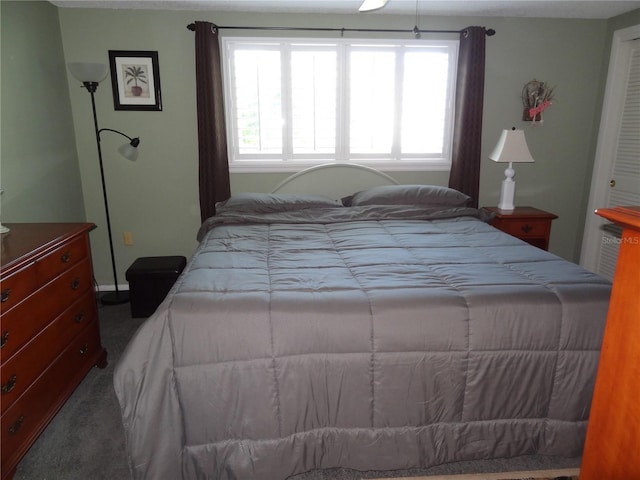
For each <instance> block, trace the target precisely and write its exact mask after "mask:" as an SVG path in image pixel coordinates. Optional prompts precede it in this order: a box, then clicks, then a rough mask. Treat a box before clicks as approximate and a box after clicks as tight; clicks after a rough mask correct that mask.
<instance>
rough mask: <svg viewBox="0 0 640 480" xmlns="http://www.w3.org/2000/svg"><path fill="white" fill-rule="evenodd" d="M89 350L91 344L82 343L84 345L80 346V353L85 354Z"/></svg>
mask: <svg viewBox="0 0 640 480" xmlns="http://www.w3.org/2000/svg"><path fill="white" fill-rule="evenodd" d="M88 351H89V345H87V344H86V343H85V344H84V345H82V347H80V355H84V354H85V353H87V352H88Z"/></svg>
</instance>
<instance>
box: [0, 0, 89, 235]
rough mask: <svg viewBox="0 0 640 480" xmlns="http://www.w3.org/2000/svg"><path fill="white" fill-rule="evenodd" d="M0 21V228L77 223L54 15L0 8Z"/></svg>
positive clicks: (79, 199)
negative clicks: (1, 225) (1, 224)
mask: <svg viewBox="0 0 640 480" xmlns="http://www.w3.org/2000/svg"><path fill="white" fill-rule="evenodd" d="M0 16H1V18H2V30H1V42H2V52H1V55H0V57H1V62H2V64H1V67H0V68H1V74H2V80H1V84H2V87H1V90H0V102H1V105H2V113H1V120H0V121H1V122H2V130H1V137H2V138H1V142H2V146H1V148H0V154H1V157H0V159H1V160H0V184H1V185H2V189H3V190H4V193H3V195H2V221H3V222H4V223H9V222H81V221H84V220H85V212H84V199H83V195H82V186H81V181H80V171H79V168H78V158H77V154H76V142H75V136H74V129H73V120H72V117H71V105H70V103H69V88H68V83H67V75H66V72H65V66H64V53H63V49H62V38H61V35H60V25H59V21H58V9H57V8H56V7H54V6H53V5H51V4H49V3H46V2H6V1H3V2H0Z"/></svg>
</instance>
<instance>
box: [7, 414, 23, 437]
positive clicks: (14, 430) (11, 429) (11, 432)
mask: <svg viewBox="0 0 640 480" xmlns="http://www.w3.org/2000/svg"><path fill="white" fill-rule="evenodd" d="M23 422H24V415H20V416H19V417H18V419H17V420H16V421H15V422H14V424H13V425H11V426H10V427H9V435H15V434H16V433H18V430H20V427H22V423H23Z"/></svg>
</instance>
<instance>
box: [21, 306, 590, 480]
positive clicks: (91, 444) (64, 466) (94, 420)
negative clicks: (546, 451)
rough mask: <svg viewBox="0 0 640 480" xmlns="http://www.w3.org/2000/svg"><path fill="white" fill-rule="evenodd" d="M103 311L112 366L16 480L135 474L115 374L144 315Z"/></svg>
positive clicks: (484, 466) (312, 475) (97, 373)
mask: <svg viewBox="0 0 640 480" xmlns="http://www.w3.org/2000/svg"><path fill="white" fill-rule="evenodd" d="M99 315H100V331H101V335H102V343H103V345H104V347H105V348H106V349H107V351H108V354H109V356H108V361H109V365H108V366H107V368H105V369H103V370H100V369H97V368H94V369H92V370H91V371H90V372H89V374H88V375H87V377H86V378H85V379H84V381H83V382H82V383H81V384H80V385H79V386H78V388H77V389H76V391H75V392H74V393H73V395H72V396H71V397H70V398H69V400H68V401H67V403H66V404H65V405H64V406H63V407H62V409H61V410H60V412H59V413H58V414H57V415H56V417H55V418H54V419H53V420H52V421H51V423H50V424H49V426H48V427H47V429H46V430H45V431H44V432H43V433H42V435H41V436H40V438H39V439H38V440H37V441H36V443H34V445H33V446H32V447H31V450H29V452H27V455H26V456H25V457H24V458H23V460H22V462H21V463H20V464H19V465H18V468H17V471H16V475H15V477H14V479H15V480H80V479H93V480H98V479H105V480H121V479H122V480H126V479H128V478H130V476H129V469H128V466H127V461H126V451H125V446H124V431H123V428H122V423H121V420H120V408H119V406H118V402H117V400H116V396H115V393H114V390H113V378H112V377H113V368H114V365H115V364H116V363H117V361H118V358H119V357H120V355H121V354H122V352H123V350H124V348H125V346H126V345H127V343H128V341H129V339H130V338H131V336H132V335H133V333H134V332H135V331H136V329H137V328H138V327H139V326H140V324H141V323H142V322H143V321H144V319H133V318H131V315H130V310H129V305H128V304H127V305H117V306H108V307H102V306H101V307H100V309H99ZM579 466H580V459H579V458H553V457H545V456H527V457H517V458H511V459H498V460H486V461H485V460H479V461H472V462H457V463H452V464H446V465H440V466H437V467H433V468H429V469H423V470H402V471H393V472H389V471H387V472H358V471H354V470H349V469H343V468H337V469H327V470H314V471H311V472H308V473H304V474H300V475H295V476H294V477H291V480H358V479H360V478H379V477H403V476H404V477H406V476H420V475H447V474H462V473H490V472H509V471H526V470H543V469H553V468H574V467H579ZM157 480H176V479H157ZM247 480H250V479H247ZM273 480H279V479H273Z"/></svg>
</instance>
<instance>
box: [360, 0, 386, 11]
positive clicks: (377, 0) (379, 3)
mask: <svg viewBox="0 0 640 480" xmlns="http://www.w3.org/2000/svg"><path fill="white" fill-rule="evenodd" d="M388 1H389V0H364V1H363V2H362V4H361V5H360V8H358V11H360V12H370V11H372V10H378V9H379V8H382V7H384V6H385V5H386V4H387V2H388Z"/></svg>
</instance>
